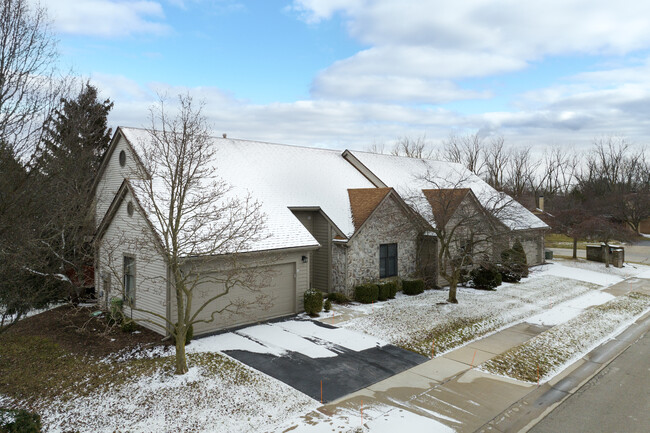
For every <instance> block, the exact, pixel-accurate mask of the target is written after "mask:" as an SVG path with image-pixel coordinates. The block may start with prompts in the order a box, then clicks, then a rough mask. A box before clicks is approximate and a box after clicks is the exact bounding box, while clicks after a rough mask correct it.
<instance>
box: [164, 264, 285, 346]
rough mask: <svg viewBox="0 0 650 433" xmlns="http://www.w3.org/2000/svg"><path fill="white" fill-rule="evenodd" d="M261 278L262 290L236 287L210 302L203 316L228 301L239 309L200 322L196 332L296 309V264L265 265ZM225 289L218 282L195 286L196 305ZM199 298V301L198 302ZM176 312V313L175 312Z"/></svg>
mask: <svg viewBox="0 0 650 433" xmlns="http://www.w3.org/2000/svg"><path fill="white" fill-rule="evenodd" d="M263 269H265V270H266V271H268V272H263V273H262V277H260V280H261V281H260V283H261V284H260V286H261V287H260V289H259V290H256V291H251V290H247V289H243V288H241V287H234V288H232V289H231V290H230V292H229V293H228V294H227V295H225V296H224V297H222V298H220V299H219V300H218V301H215V302H213V303H212V304H210V306H209V307H208V308H206V309H205V310H204V311H203V312H202V313H201V315H200V317H201V318H209V317H210V315H211V314H212V312H213V311H215V308H223V307H224V306H225V305H227V304H228V303H232V304H233V305H234V306H231V307H230V308H231V309H233V310H235V309H237V307H235V306H240V308H239V309H238V310H239V311H236V312H228V311H225V312H222V313H218V314H217V315H216V316H215V320H214V321H213V322H212V323H207V324H206V323H197V324H196V325H194V333H195V334H197V335H198V334H204V333H207V332H211V331H216V330H219V329H224V328H231V327H233V326H238V325H244V324H248V323H254V322H259V321H263V320H268V319H272V318H275V317H280V316H286V315H290V314H294V313H295V312H296V280H295V278H294V275H295V272H296V265H295V263H285V264H281V265H274V266H269V267H266V268H263ZM222 291H223V286H222V285H220V284H214V283H211V284H210V283H205V284H203V285H201V286H197V288H196V289H195V294H194V297H195V300H194V302H193V304H194V308H197V307H200V305H201V304H203V302H201V301H200V299H203V300H205V299H209V298H210V297H211V296H214V294H216V293H218V292H222ZM197 301H198V302H197ZM172 315H173V313H172Z"/></svg>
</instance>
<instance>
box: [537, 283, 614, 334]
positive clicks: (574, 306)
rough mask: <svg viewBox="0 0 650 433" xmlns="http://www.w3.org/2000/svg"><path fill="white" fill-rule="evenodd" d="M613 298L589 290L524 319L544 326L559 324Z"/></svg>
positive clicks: (606, 294)
mask: <svg viewBox="0 0 650 433" xmlns="http://www.w3.org/2000/svg"><path fill="white" fill-rule="evenodd" d="M614 298H615V296H614V295H611V294H609V293H606V292H600V291H596V292H589V293H586V294H584V295H582V296H578V297H577V298H574V299H571V300H569V301H566V302H562V303H561V304H559V305H555V306H554V307H553V308H551V309H550V310H546V311H544V312H541V313H539V314H536V315H534V316H532V317H529V318H528V319H526V322H527V323H532V324H536V325H544V326H555V325H559V324H560V323H564V322H568V321H569V320H571V319H573V318H574V317H576V316H578V315H579V314H580V313H582V312H583V311H584V310H585V309H586V308H588V307H592V306H594V305H601V304H604V303H605V302H608V301H611V300H612V299H614Z"/></svg>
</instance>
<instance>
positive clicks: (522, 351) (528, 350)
mask: <svg viewBox="0 0 650 433" xmlns="http://www.w3.org/2000/svg"><path fill="white" fill-rule="evenodd" d="M649 310H650V296H648V295H644V294H640V293H634V292H633V293H630V294H629V295H626V296H621V297H618V298H615V299H613V300H611V301H609V302H606V303H604V304H602V305H597V306H593V307H591V308H589V309H587V310H586V311H585V312H583V313H582V314H580V315H578V316H577V317H575V318H573V319H571V320H569V321H568V322H566V323H563V324H561V325H558V326H555V327H553V328H551V329H550V330H548V331H546V332H543V333H541V334H539V335H538V336H536V337H534V338H532V339H530V340H528V341H527V342H525V343H523V344H521V345H519V346H516V347H513V348H512V349H510V350H508V351H507V352H505V353H503V354H501V355H499V356H497V357H496V358H492V359H491V360H489V361H486V362H485V363H483V364H482V365H481V366H480V367H479V369H480V370H483V371H486V372H489V373H494V374H499V375H502V376H508V377H512V378H514V379H519V380H523V381H526V382H533V383H534V382H537V381H538V380H539V381H540V382H543V381H546V380H548V379H550V378H552V377H553V376H554V375H555V374H557V373H558V372H560V371H562V370H563V369H564V368H566V367H567V366H568V365H570V364H571V363H573V362H575V361H576V360H578V359H579V358H580V357H582V356H583V355H584V354H585V353H587V352H589V351H590V350H592V349H593V348H595V347H597V346H598V345H599V344H601V343H602V342H603V341H605V340H606V339H607V338H610V337H611V336H613V335H616V334H618V333H619V332H620V331H621V330H622V329H624V328H625V327H627V326H629V325H630V324H631V323H633V322H634V321H635V320H636V319H637V318H638V317H639V316H641V315H643V314H644V313H645V312H647V311H649Z"/></svg>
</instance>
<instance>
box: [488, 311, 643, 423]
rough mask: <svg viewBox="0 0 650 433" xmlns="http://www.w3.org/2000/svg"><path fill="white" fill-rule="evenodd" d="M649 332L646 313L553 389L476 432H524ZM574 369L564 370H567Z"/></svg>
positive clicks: (528, 397) (526, 398)
mask: <svg viewBox="0 0 650 433" xmlns="http://www.w3.org/2000/svg"><path fill="white" fill-rule="evenodd" d="M648 331H650V312H647V313H646V314H644V315H643V316H641V317H640V318H638V319H637V320H636V321H635V322H634V323H633V324H631V325H630V326H628V327H627V328H626V329H625V330H624V331H622V332H621V333H620V334H618V335H617V336H615V337H614V338H612V339H611V340H608V341H606V342H605V343H603V344H601V345H600V346H598V347H596V348H595V349H593V350H592V351H590V352H589V353H587V354H586V355H585V356H583V357H582V358H581V359H580V360H579V361H576V363H577V362H580V361H583V363H582V364H581V365H580V366H578V367H577V368H575V370H573V371H572V372H571V373H569V374H568V375H567V376H565V377H564V378H562V379H561V380H560V381H558V382H557V383H556V384H554V385H550V384H549V383H546V384H544V385H541V386H539V387H538V388H536V389H534V390H533V391H531V392H530V393H528V394H527V395H526V396H524V397H523V398H521V399H519V400H518V401H516V402H515V403H513V404H512V405H510V406H509V407H508V408H507V409H506V410H504V411H503V412H501V413H500V414H498V415H497V416H495V417H494V418H492V419H491V420H489V421H488V422H487V423H485V424H483V425H482V426H481V427H480V428H479V429H477V430H476V433H478V432H487V431H497V432H502V433H510V432H527V431H529V430H530V429H532V428H533V427H534V426H535V425H536V424H537V423H539V422H540V421H541V420H542V419H544V418H545V417H546V416H548V415H549V414H550V413H551V412H552V411H553V410H554V409H555V408H557V407H558V406H559V405H561V404H562V403H563V402H564V401H565V400H566V399H568V398H569V397H571V396H572V395H573V394H575V392H576V391H578V390H579V389H580V388H582V387H583V386H584V385H585V384H586V383H587V382H589V381H590V380H591V379H593V378H594V377H595V376H597V375H598V374H599V373H600V372H601V371H603V370H604V369H605V368H606V367H607V366H609V364H611V362H612V361H614V360H615V359H616V358H618V357H619V356H620V355H621V354H622V353H623V352H625V351H626V350H627V349H628V348H629V347H630V346H632V345H633V344H634V343H635V342H636V341H638V340H639V339H640V338H641V337H642V336H643V335H645V334H646V333H647V332H648ZM574 365H575V363H574V364H572V365H571V366H569V367H567V369H566V370H568V369H571V368H572V367H573V366H574Z"/></svg>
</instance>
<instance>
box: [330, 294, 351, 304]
mask: <svg viewBox="0 0 650 433" xmlns="http://www.w3.org/2000/svg"><path fill="white" fill-rule="evenodd" d="M327 299H328V300H330V301H332V302H334V303H336V304H349V303H350V298H348V297H347V296H345V294H343V293H341V292H332V293H328V294H327Z"/></svg>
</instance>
